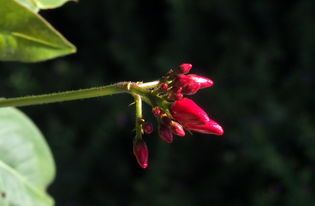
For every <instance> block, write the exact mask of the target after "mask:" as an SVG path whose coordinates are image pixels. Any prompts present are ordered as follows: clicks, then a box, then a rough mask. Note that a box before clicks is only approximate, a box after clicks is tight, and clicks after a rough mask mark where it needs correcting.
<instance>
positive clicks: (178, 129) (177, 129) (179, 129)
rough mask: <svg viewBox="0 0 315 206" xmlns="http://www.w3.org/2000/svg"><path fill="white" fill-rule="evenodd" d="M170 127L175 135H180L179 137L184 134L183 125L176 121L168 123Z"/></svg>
mask: <svg viewBox="0 0 315 206" xmlns="http://www.w3.org/2000/svg"><path fill="white" fill-rule="evenodd" d="M170 129H171V131H172V132H173V134H175V135H177V136H181V137H183V136H185V130H184V128H183V126H182V125H181V124H179V123H178V122H174V121H172V122H171V124H170Z"/></svg>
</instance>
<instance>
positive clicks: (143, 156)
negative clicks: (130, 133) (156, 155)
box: [133, 140, 149, 168]
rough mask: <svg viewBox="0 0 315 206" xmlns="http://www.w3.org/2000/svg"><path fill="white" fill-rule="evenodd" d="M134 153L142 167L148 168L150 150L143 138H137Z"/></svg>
mask: <svg viewBox="0 0 315 206" xmlns="http://www.w3.org/2000/svg"><path fill="white" fill-rule="evenodd" d="M133 154H134V155H135V156H136V159H137V161H138V163H139V165H140V166H141V167H142V168H147V166H148V157H149V150H148V147H147V144H146V143H145V141H143V140H137V141H135V142H134V143H133Z"/></svg>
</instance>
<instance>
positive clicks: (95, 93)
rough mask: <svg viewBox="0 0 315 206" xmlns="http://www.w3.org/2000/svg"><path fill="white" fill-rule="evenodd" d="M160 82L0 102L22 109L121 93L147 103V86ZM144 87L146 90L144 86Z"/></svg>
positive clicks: (0, 104) (95, 88) (94, 88)
mask: <svg viewBox="0 0 315 206" xmlns="http://www.w3.org/2000/svg"><path fill="white" fill-rule="evenodd" d="M157 84H158V82H156V81H154V82H151V83H150V82H148V83H134V82H120V83H116V84H112V85H108V86H101V87H93V88H89V89H79V90H73V91H65V92H57V93H51V94H43V95H34V96H25V97H16V98H8V99H3V100H0V107H22V106H31V105H38V104H47V103H55V102H64V101H71V100H78V99H87V98H93V97H100V96H107V95H112V94H119V93H130V94H137V95H140V96H142V97H143V98H144V100H145V101H146V102H147V103H150V100H149V99H148V98H147V97H148V95H149V93H150V91H149V90H147V89H146V88H147V86H148V85H150V88H152V87H153V86H154V85H157ZM143 85H144V88H142V86H143Z"/></svg>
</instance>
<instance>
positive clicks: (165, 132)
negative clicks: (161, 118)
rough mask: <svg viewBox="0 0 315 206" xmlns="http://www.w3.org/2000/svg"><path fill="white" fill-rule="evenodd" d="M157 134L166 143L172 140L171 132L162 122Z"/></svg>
mask: <svg viewBox="0 0 315 206" xmlns="http://www.w3.org/2000/svg"><path fill="white" fill-rule="evenodd" d="M159 136H160V138H161V139H162V140H164V141H165V142H167V143H172V142H173V140H174V137H173V133H172V131H171V130H170V128H169V127H168V126H166V125H164V124H162V125H161V127H160V130H159Z"/></svg>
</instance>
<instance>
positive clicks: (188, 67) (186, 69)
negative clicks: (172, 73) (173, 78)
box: [177, 64, 192, 74]
mask: <svg viewBox="0 0 315 206" xmlns="http://www.w3.org/2000/svg"><path fill="white" fill-rule="evenodd" d="M191 68H192V65H191V64H181V65H179V67H178V68H177V71H178V73H180V74H187V73H189V72H190V70H191Z"/></svg>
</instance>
